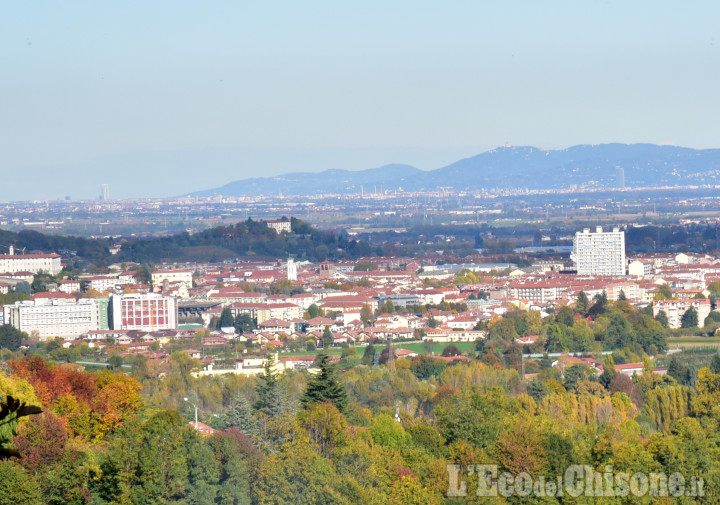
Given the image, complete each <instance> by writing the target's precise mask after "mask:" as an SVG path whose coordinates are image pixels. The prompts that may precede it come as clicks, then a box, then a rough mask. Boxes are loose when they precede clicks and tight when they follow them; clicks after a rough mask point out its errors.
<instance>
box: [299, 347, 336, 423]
mask: <svg viewBox="0 0 720 505" xmlns="http://www.w3.org/2000/svg"><path fill="white" fill-rule="evenodd" d="M317 366H318V368H320V372H319V373H317V374H316V375H314V376H313V377H312V378H311V379H310V381H309V382H308V386H307V389H306V390H305V393H303V396H302V398H301V399H300V402H301V403H302V405H303V407H305V406H307V405H308V404H310V403H313V402H320V403H321V402H331V403H333V404H334V405H335V406H336V407H337V409H338V410H339V411H340V412H345V409H346V408H347V403H348V399H347V393H346V392H345V387H344V386H343V383H342V381H341V380H340V377H339V376H338V374H337V371H336V370H335V366H334V365H333V364H332V363H330V357H329V356H328V355H327V354H324V353H321V354H318V357H317Z"/></svg>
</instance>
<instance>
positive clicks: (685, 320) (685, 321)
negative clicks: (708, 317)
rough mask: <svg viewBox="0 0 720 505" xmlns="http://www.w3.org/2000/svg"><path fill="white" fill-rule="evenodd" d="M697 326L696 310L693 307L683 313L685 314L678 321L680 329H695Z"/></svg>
mask: <svg viewBox="0 0 720 505" xmlns="http://www.w3.org/2000/svg"><path fill="white" fill-rule="evenodd" d="M697 325H698V313H697V310H695V307H693V306H690V308H689V309H687V310H686V311H685V313H684V314H683V316H682V319H681V320H680V327H681V328H696V327H697Z"/></svg>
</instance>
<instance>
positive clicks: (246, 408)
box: [220, 395, 258, 436]
mask: <svg viewBox="0 0 720 505" xmlns="http://www.w3.org/2000/svg"><path fill="white" fill-rule="evenodd" d="M220 420H221V421H222V423H223V428H224V429H228V428H232V427H233V426H235V427H237V428H238V429H239V430H240V431H242V432H243V433H245V434H246V435H248V436H252V435H257V433H258V422H257V419H255V417H254V416H253V411H252V405H250V402H248V401H247V399H246V398H245V397H244V396H243V395H237V396H236V397H235V400H234V401H233V403H232V405H231V406H230V408H229V409H228V410H227V411H226V412H225V413H224V414H223V415H222V416H221V418H220Z"/></svg>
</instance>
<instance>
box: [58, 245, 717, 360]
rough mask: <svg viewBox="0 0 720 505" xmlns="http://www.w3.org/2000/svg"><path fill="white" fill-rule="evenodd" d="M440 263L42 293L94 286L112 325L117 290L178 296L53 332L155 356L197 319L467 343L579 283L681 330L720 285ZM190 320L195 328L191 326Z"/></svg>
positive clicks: (204, 343) (339, 266) (291, 270)
mask: <svg viewBox="0 0 720 505" xmlns="http://www.w3.org/2000/svg"><path fill="white" fill-rule="evenodd" d="M478 259H479V260H481V258H478ZM435 260H436V259H426V260H423V261H418V260H416V259H413V258H398V257H384V258H360V259H358V260H357V261H348V262H335V263H331V262H327V261H326V262H322V263H318V264H313V263H309V262H294V261H293V260H288V261H267V260H266V261H263V260H248V261H245V260H244V261H238V262H225V263H222V264H202V263H188V264H182V265H161V266H160V267H159V268H158V269H157V270H156V271H155V272H153V273H152V282H151V284H150V285H146V284H142V283H140V282H138V278H137V275H136V274H135V272H133V271H132V270H129V271H125V270H123V271H119V273H116V274H113V275H104V276H88V277H85V278H81V279H77V280H70V279H68V280H65V281H61V282H58V283H57V284H56V285H50V286H48V290H49V291H51V292H55V293H57V294H56V295H53V294H46V295H44V296H46V297H52V296H65V297H68V296H74V297H82V296H87V294H88V293H89V292H96V294H97V295H99V296H110V298H111V303H110V305H109V308H108V311H109V315H108V316H107V319H108V320H109V321H112V320H113V314H112V312H113V308H112V296H113V294H116V293H139V294H142V296H145V297H151V296H155V297H162V299H163V300H164V299H172V300H174V301H175V304H174V305H173V304H170V305H169V307H170V308H169V309H168V310H170V311H172V310H177V315H176V317H171V316H172V314H170V315H168V316H167V317H166V318H165V319H164V321H166V324H165V326H162V325H159V324H158V323H157V318H156V319H155V320H154V321H155V322H153V319H152V316H153V315H155V316H156V315H157V314H156V313H155V309H151V310H153V312H151V314H150V316H151V317H150V319H151V322H150V323H149V324H148V325H145V326H144V325H143V324H140V323H142V321H140V317H141V315H142V310H143V308H144V304H145V303H146V301H145V299H144V298H142V297H138V295H135V298H137V300H136V301H135V302H134V303H135V305H134V308H133V309H132V310H134V311H136V312H135V313H134V314H135V316H133V312H130V313H129V316H128V317H129V318H130V319H129V320H130V321H134V319H132V318H133V317H137V320H136V321H137V322H138V325H136V326H130V325H128V324H125V323H126V321H125V319H126V318H125V316H124V315H123V318H122V321H123V322H122V324H120V323H118V324H116V325H115V326H114V327H113V325H112V324H109V325H107V326H106V327H98V328H97V329H93V330H90V331H84V332H82V333H78V334H71V335H57V336H61V337H63V338H64V339H65V345H66V346H71V345H75V344H77V343H79V342H87V343H88V344H89V345H92V346H98V347H102V346H104V345H109V344H110V343H112V344H113V345H116V346H122V348H123V352H124V353H143V354H146V355H148V356H154V355H156V354H157V353H158V348H162V346H163V345H164V344H166V343H167V342H169V341H172V340H182V339H188V340H192V339H197V336H196V334H197V331H198V329H199V328H198V326H197V324H201V328H207V329H208V330H209V331H206V332H205V333H206V334H205V335H204V336H202V338H201V341H199V342H197V343H198V346H199V347H200V348H201V349H204V348H211V347H212V346H218V345H227V344H229V343H233V342H242V343H245V344H248V345H256V346H259V347H261V348H266V349H269V348H283V347H287V346H288V343H289V342H291V341H300V342H302V347H304V348H307V347H308V346H309V343H310V342H312V344H313V345H314V346H315V347H319V346H323V345H327V339H328V332H329V334H330V335H331V336H332V342H333V343H334V344H336V345H340V344H345V343H348V344H356V343H363V342H372V341H376V340H382V341H384V340H387V339H391V340H398V341H405V340H411V339H420V338H424V339H430V340H433V341H434V342H471V341H475V340H477V339H478V338H483V337H484V336H485V332H484V330H482V329H479V328H482V327H483V325H482V324H479V323H481V322H487V321H489V320H492V319H493V318H496V317H498V316H501V315H502V314H504V313H505V312H507V311H509V310H516V309H520V310H534V311H538V312H539V313H540V315H541V316H542V317H545V316H547V315H548V314H550V313H552V312H553V311H555V310H557V309H558V308H559V307H560V306H562V305H565V304H569V303H573V302H574V301H575V300H576V299H577V296H578V294H579V293H580V292H581V291H582V292H584V293H585V294H586V295H587V296H588V298H590V299H592V297H593V296H594V295H596V294H600V293H605V294H606V296H607V298H608V300H610V301H612V300H617V299H618V298H620V297H623V296H624V297H625V298H626V299H627V300H628V302H629V303H632V304H635V305H638V306H645V305H647V304H652V305H653V311H654V312H655V314H658V313H659V312H665V313H666V316H667V319H668V323H669V325H670V326H671V327H679V326H680V322H681V320H682V317H683V314H684V313H685V311H687V310H689V308H690V307H693V308H695V310H696V311H697V313H698V323H699V325H700V326H702V325H703V322H704V320H705V317H707V315H708V314H709V313H710V311H711V305H710V301H709V300H708V299H707V297H708V295H709V294H710V290H709V289H708V288H709V287H710V285H711V284H712V283H715V282H720V260H718V259H715V258H711V257H707V256H702V255H691V254H675V255H672V254H651V255H645V256H639V257H631V258H629V259H628V262H627V270H626V272H627V273H626V275H622V276H588V275H577V274H574V273H569V272H568V271H567V265H564V264H563V262H562V261H543V262H538V263H535V264H534V265H533V266H531V267H528V268H518V267H517V266H516V265H514V264H510V263H480V262H478V263H463V264H442V265H437V264H436V261H435ZM361 266H362V268H359V267H361ZM127 268H129V269H132V265H130V266H127ZM467 272H472V273H473V276H472V279H473V280H472V283H468V281H467V279H468V276H467V275H466V273H467ZM456 279H463V280H462V281H461V282H458V280H456ZM280 281H283V282H280ZM453 281H455V282H453ZM668 288H669V289H670V291H671V292H672V295H673V296H672V297H671V298H670V299H657V298H659V297H658V296H657V295H658V293H661V292H667V289H668ZM145 293H147V294H145ZM273 293H275V294H273ZM117 296H118V305H117V307H120V305H119V303H120V298H119V297H120V295H117ZM124 296H129V295H124ZM123 303H125V302H124V301H123ZM45 305H48V304H47V303H46V304H45ZM420 305H424V306H428V305H431V306H433V307H434V308H432V309H431V310H427V311H425V312H421V311H419V310H417V307H418V306H420ZM123 307H124V305H123ZM173 307H174V308H173ZM397 309H400V310H397ZM48 310H49V309H48ZM118 310H120V309H116V312H117V311H118ZM123 310H124V309H123ZM224 311H226V312H227V311H229V312H230V314H231V315H232V317H233V319H234V320H237V319H238V318H242V316H246V317H245V320H246V321H247V320H250V321H252V323H253V326H254V329H253V330H252V331H246V332H240V331H237V330H236V328H235V326H236V325H233V326H228V327H225V328H220V329H216V326H217V322H218V321H219V320H220V318H221V316H222V315H223V312H224ZM311 314H312V315H313V316H314V317H311ZM101 319H102V318H101ZM115 319H117V314H115ZM188 322H193V323H196V326H192V325H189V326H186V325H185V324H183V323H188ZM172 323H177V324H172ZM170 324H172V326H168V325H170ZM123 325H125V326H123ZM50 336H52V335H50ZM200 357H202V356H200Z"/></svg>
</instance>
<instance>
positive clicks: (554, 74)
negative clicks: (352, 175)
mask: <svg viewBox="0 0 720 505" xmlns="http://www.w3.org/2000/svg"><path fill="white" fill-rule="evenodd" d="M718 14H720V5H718V4H716V3H714V2H708V1H704V2H696V3H692V4H677V3H674V2H669V1H653V2H650V1H638V2H620V1H607V2H570V1H551V2H539V3H534V2H529V1H520V0H518V1H509V2H470V1H459V2H452V3H437V2H392V3H390V4H388V3H383V2H372V1H370V2H362V3H342V4H337V3H334V2H310V3H302V4H297V3H294V2H279V3H273V4H267V3H265V4H263V3H259V4H250V3H244V2H241V3H232V2H220V1H215V2H213V1H210V2H206V3H203V4H196V3H192V2H173V3H168V4H162V3H157V4H148V3H145V2H136V1H131V2H124V3H122V4H117V5H107V4H97V3H93V2H88V1H78V2H73V3H71V4H28V3H6V4H4V5H3V6H1V7H0V44H2V47H3V50H2V51H1V52H0V63H2V65H3V68H4V78H3V80H2V81H0V96H1V97H2V98H0V100H1V101H2V110H3V114H1V115H0V133H1V135H0V153H1V154H0V167H1V168H2V174H3V176H4V181H5V183H4V184H3V185H2V186H1V187H0V200H33V199H39V200H42V199H62V198H65V197H66V196H70V197H71V198H73V199H93V198H97V195H98V188H100V187H101V184H108V185H109V186H110V187H112V198H128V197H149V196H156V197H163V196H172V195H177V194H182V193H186V192H189V191H193V190H201V189H207V188H212V187H217V186H220V185H223V184H225V183H228V182H230V181H233V180H238V179H244V178H248V177H256V176H269V175H277V174H281V173H288V172H297V171H321V170H326V169H330V168H341V169H350V170H360V169H366V168H373V167H378V166H381V165H385V164H388V163H407V164H410V165H413V166H416V167H418V168H421V169H424V170H429V169H434V168H438V167H441V166H444V165H447V164H449V163H452V162H454V161H457V160H458V159H460V158H463V157H468V156H472V155H475V154H479V153H481V152H483V151H486V150H488V149H493V148H495V147H499V146H502V145H504V144H505V143H510V144H512V145H516V146H520V145H532V146H535V147H539V148H542V149H562V148H566V147H570V146H573V145H577V144H600V143H609V142H622V143H637V142H649V143H657V144H665V143H669V144H674V145H679V146H685V147H693V148H715V147H720V143H719V142H718V141H717V138H718V121H719V120H718V119H717V118H718V117H720V114H718V113H719V112H720V101H718V100H717V97H716V93H717V92H716V90H717V88H718V83H719V81H720V46H719V45H718V44H720V38H718V29H717V27H716V23H715V22H714V21H715V20H716V19H717V18H718Z"/></svg>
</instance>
